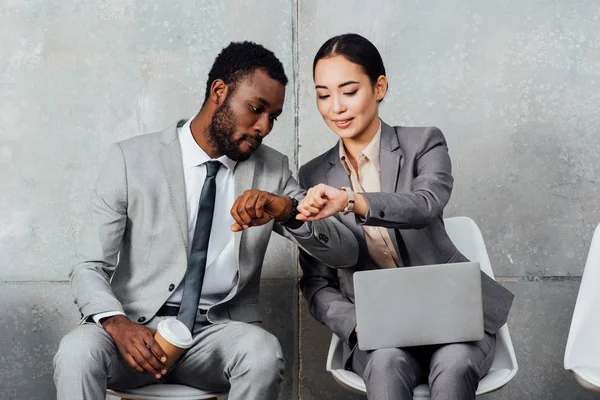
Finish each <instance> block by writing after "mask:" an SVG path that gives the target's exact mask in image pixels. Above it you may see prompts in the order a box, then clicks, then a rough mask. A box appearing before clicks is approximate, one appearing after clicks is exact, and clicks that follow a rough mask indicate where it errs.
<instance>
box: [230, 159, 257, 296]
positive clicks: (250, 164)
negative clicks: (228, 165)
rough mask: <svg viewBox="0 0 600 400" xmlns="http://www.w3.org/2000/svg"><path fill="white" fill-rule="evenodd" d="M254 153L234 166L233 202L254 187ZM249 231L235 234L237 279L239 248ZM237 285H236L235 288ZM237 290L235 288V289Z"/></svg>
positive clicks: (241, 278)
mask: <svg viewBox="0 0 600 400" xmlns="http://www.w3.org/2000/svg"><path fill="white" fill-rule="evenodd" d="M255 155H256V154H253V155H252V156H251V157H250V158H249V159H248V160H246V161H241V162H238V163H237V164H236V166H235V171H234V174H233V181H234V199H233V200H234V202H235V200H236V199H237V198H238V197H239V196H241V195H242V194H243V193H244V191H246V190H250V189H253V188H254V171H255V170H256V162H257V161H256V157H255ZM252 229H256V228H252ZM249 233H250V232H249V231H248V230H243V231H242V232H239V233H236V234H235V254H236V259H237V265H238V279H239V280H243V279H244V277H242V276H241V275H242V271H241V269H240V268H239V267H240V248H241V245H242V241H246V240H247V236H248V234H249ZM237 287H239V281H238V285H236V288H237ZM236 290H237V289H236Z"/></svg>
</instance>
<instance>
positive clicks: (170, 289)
mask: <svg viewBox="0 0 600 400" xmlns="http://www.w3.org/2000/svg"><path fill="white" fill-rule="evenodd" d="M173 289H175V285H174V284H172V283H171V284H170V285H169V292H172V291H173Z"/></svg>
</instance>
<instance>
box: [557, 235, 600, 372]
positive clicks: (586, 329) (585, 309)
mask: <svg viewBox="0 0 600 400" xmlns="http://www.w3.org/2000/svg"><path fill="white" fill-rule="evenodd" d="M598 338H600V225H598V226H597V227H596V231H595V232H594V236H593V237H592V242H591V244H590V250H589V252H588V256H587V261H586V263H585V269H584V270H583V276H582V278H581V285H580V286H579V293H578V294H577V302H576V303H575V310H574V311H573V319H572V320H571V328H570V329H569V338H568V339H567V346H566V349H565V358H564V366H565V369H568V370H572V369H574V368H577V367H588V368H600V347H599V346H598Z"/></svg>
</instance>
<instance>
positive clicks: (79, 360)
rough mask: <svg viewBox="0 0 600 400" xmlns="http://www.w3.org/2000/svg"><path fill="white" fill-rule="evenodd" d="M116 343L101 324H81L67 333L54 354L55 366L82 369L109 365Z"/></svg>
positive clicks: (56, 367) (57, 367)
mask: <svg viewBox="0 0 600 400" xmlns="http://www.w3.org/2000/svg"><path fill="white" fill-rule="evenodd" d="M114 351H115V348H114V344H112V341H111V339H110V337H109V336H108V334H107V333H106V332H105V331H104V330H103V329H102V328H100V327H99V326H97V325H92V324H85V325H80V326H78V327H77V328H75V329H73V330H72V331H71V332H69V333H68V334H66V335H65V336H64V337H63V338H62V340H61V341H60V344H59V346H58V351H57V353H56V355H55V356H54V367H55V369H56V370H57V371H58V370H59V369H60V368H61V367H64V368H66V369H68V370H81V369H89V368H94V367H97V366H101V365H107V364H108V362H109V359H110V357H111V354H112V353H113V352H114Z"/></svg>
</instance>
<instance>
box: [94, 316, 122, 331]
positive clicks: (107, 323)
mask: <svg viewBox="0 0 600 400" xmlns="http://www.w3.org/2000/svg"><path fill="white" fill-rule="evenodd" d="M122 318H125V319H127V317H126V316H124V315H122V314H118V315H111V316H110V317H106V318H102V319H101V320H100V324H101V325H102V327H103V328H104V329H105V330H107V331H108V329H110V327H111V326H112V325H113V324H114V323H118V322H119V320H121V319H122Z"/></svg>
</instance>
